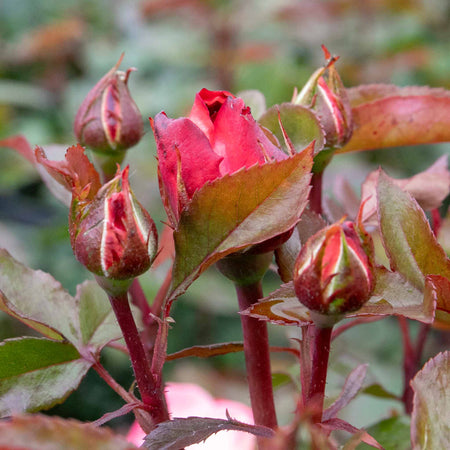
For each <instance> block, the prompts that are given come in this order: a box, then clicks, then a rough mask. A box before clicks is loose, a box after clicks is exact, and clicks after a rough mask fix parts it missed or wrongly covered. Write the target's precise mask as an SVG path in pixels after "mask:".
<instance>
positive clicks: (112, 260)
mask: <svg viewBox="0 0 450 450" xmlns="http://www.w3.org/2000/svg"><path fill="white" fill-rule="evenodd" d="M128 170H129V169H128V167H126V168H125V169H124V170H123V171H121V172H120V171H118V172H117V174H116V176H115V177H114V178H113V179H112V180H111V181H110V182H109V183H107V184H105V185H104V186H102V187H101V188H100V190H99V191H98V192H97V194H96V196H95V198H94V199H93V200H92V201H91V202H88V203H87V204H83V203H82V202H79V201H75V200H73V201H72V213H71V217H70V222H71V223H70V228H71V230H72V232H71V243H72V248H73V251H74V254H75V256H76V258H77V259H78V261H80V262H81V264H83V265H84V266H85V267H86V268H87V269H88V270H90V271H91V272H93V273H94V274H96V275H99V276H101V277H105V278H108V279H112V280H127V279H131V278H134V277H137V276H139V275H141V274H142V273H144V272H145V271H146V270H148V268H149V267H150V265H151V263H152V261H153V259H154V258H155V256H156V251H157V239H158V238H157V232H156V227H155V224H154V222H153V220H152V219H151V217H150V215H149V214H148V212H147V211H146V210H145V209H144V208H143V207H142V205H141V204H140V203H139V202H138V201H137V200H136V198H135V196H134V194H133V192H132V191H131V189H130V185H129V182H128Z"/></svg>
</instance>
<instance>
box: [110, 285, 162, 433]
mask: <svg viewBox="0 0 450 450" xmlns="http://www.w3.org/2000/svg"><path fill="white" fill-rule="evenodd" d="M109 300H110V302H111V305H112V308H113V310H114V313H115V315H116V318H117V321H118V322H119V326H120V329H121V330H122V334H123V337H124V339H125V343H126V344H127V347H128V351H129V354H130V359H131V364H132V366H133V370H134V374H135V377H136V383H137V386H138V388H139V392H140V393H141V399H142V403H143V404H144V407H145V409H146V410H147V411H149V413H150V414H151V416H152V419H153V421H154V424H155V425H156V424H158V423H160V422H164V421H166V420H169V413H168V412H167V406H166V403H165V399H164V394H163V390H162V387H161V386H158V385H157V383H156V382H155V379H154V377H153V375H152V373H151V371H150V364H149V361H148V358H147V354H146V352H145V350H144V346H143V345H142V341H141V339H140V337H139V332H138V330H137V328H136V323H135V322H134V318H133V315H132V313H131V309H130V305H129V303H128V297H127V294H126V293H125V294H123V295H119V296H117V297H114V296H109Z"/></svg>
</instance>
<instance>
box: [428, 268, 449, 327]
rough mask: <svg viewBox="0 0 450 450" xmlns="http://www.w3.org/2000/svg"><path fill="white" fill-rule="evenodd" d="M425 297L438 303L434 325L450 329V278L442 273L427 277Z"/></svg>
mask: <svg viewBox="0 0 450 450" xmlns="http://www.w3.org/2000/svg"><path fill="white" fill-rule="evenodd" d="M424 295H425V299H426V300H428V301H429V302H435V303H436V314H435V318H434V321H433V327H434V328H439V329H441V330H450V280H449V279H448V278H445V277H442V276H440V275H427V277H426V278H425V294H424Z"/></svg>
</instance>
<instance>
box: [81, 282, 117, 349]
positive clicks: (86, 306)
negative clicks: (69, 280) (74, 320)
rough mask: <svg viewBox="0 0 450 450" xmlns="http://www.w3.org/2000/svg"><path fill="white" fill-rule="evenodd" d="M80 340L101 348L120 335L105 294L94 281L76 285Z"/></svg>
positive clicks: (85, 343) (86, 344)
mask: <svg viewBox="0 0 450 450" xmlns="http://www.w3.org/2000/svg"><path fill="white" fill-rule="evenodd" d="M76 299H77V304H78V308H79V317H80V328H81V336H82V342H83V344H84V345H85V346H89V347H91V348H92V347H93V348H95V349H97V350H101V349H102V348H103V347H104V346H105V345H106V344H108V343H109V342H111V341H113V340H115V339H118V338H120V337H122V333H121V331H120V328H119V325H118V323H117V320H116V317H115V315H114V313H113V311H112V308H111V304H110V302H109V300H108V297H107V295H106V294H105V292H104V291H103V289H101V288H100V287H99V285H98V284H97V283H96V282H94V281H85V282H84V283H83V284H80V285H79V286H77V295H76Z"/></svg>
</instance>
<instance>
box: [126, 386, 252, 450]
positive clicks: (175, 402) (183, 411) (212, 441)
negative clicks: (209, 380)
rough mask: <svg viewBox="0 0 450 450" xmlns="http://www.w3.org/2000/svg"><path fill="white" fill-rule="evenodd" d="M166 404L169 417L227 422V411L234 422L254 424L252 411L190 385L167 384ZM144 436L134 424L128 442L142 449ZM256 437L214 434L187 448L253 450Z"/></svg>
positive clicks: (228, 432)
mask: <svg viewBox="0 0 450 450" xmlns="http://www.w3.org/2000/svg"><path fill="white" fill-rule="evenodd" d="M166 400H167V406H168V408H169V412H170V413H171V416H172V417H189V416H198V417H212V418H217V419H226V410H228V412H229V414H230V416H231V417H232V418H233V419H237V420H240V421H242V422H246V423H253V415H252V411H251V408H249V407H248V406H246V405H244V404H242V403H240V402H235V401H233V400H227V399H214V398H213V397H212V396H211V395H210V394H209V393H208V392H207V391H206V390H205V389H203V388H202V387H200V386H198V385H196V384H191V383H168V384H167V386H166ZM144 437H145V433H144V432H143V431H142V429H141V427H140V426H139V424H138V423H137V422H135V423H134V424H133V425H132V427H131V429H130V431H129V432H128V435H127V439H128V441H129V442H131V443H133V444H135V445H141V444H142V442H143V439H144ZM255 444H256V438H255V436H253V435H251V434H249V433H245V432H239V431H226V432H225V431H224V432H220V433H217V434H215V435H213V436H211V437H210V438H208V439H207V440H206V441H205V442H202V443H200V444H194V445H190V446H189V447H188V448H189V450H195V449H199V450H200V449H201V450H229V449H239V450H251V449H254V448H255Z"/></svg>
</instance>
